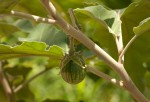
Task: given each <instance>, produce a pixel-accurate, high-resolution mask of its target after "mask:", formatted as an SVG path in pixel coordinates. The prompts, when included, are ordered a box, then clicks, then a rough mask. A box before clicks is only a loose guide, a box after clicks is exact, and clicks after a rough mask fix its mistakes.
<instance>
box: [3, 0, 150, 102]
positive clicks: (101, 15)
mask: <svg viewBox="0 0 150 102" xmlns="http://www.w3.org/2000/svg"><path fill="white" fill-rule="evenodd" d="M4 1H5V2H4ZM12 1H13V2H10V1H9V0H3V1H2V2H3V3H1V4H0V8H2V9H1V10H0V13H1V14H3V13H7V12H9V11H10V10H11V9H12V8H13V10H17V11H21V12H26V13H29V14H34V15H38V16H42V17H47V13H46V11H45V10H44V8H43V6H42V5H41V3H40V1H38V0H30V4H31V5H29V1H28V0H12ZM51 1H52V3H53V4H54V5H55V7H56V8H57V10H58V12H59V13H60V15H61V16H62V17H64V18H65V19H66V20H67V21H68V22H70V19H69V15H68V11H67V10H68V8H73V9H75V14H76V17H77V20H78V22H79V24H80V26H81V30H82V31H83V32H84V33H85V34H86V35H87V36H88V37H90V38H91V39H92V40H93V41H94V42H96V43H97V44H98V45H99V46H101V47H102V48H103V49H104V50H105V51H106V52H108V53H109V54H110V55H111V56H112V57H113V58H114V59H116V60H117V59H118V56H117V47H116V43H115V40H114V38H113V36H117V34H118V33H119V32H120V31H119V27H120V26H121V27H122V34H123V42H124V45H126V44H127V42H128V41H129V40H130V39H131V38H132V37H133V36H134V35H135V34H141V35H140V36H139V37H138V39H137V40H135V42H134V43H133V44H132V45H131V47H130V48H129V49H128V51H127V53H126V54H125V63H124V64H125V68H126V70H127V72H128V73H129V74H130V76H131V78H132V79H133V81H134V82H135V84H136V85H137V86H138V88H139V89H140V90H141V91H142V92H143V93H144V95H145V96H146V97H148V98H149V99H150V94H149V93H150V84H149V83H150V72H149V71H150V57H149V56H150V53H149V51H150V50H149V48H150V46H149V44H150V40H149V38H150V35H149V31H150V28H148V27H149V26H150V22H149V19H146V18H148V17H149V16H150V12H149V8H150V2H149V0H142V1H139V0H114V1H109V0H65V1H63V0H51ZM118 10H120V13H121V15H120V17H121V20H120V19H119V17H118V13H117V12H118ZM116 11H117V12H116ZM144 19H146V20H145V22H141V21H143V20H144ZM121 22H122V23H121ZM140 22H141V23H140ZM139 24H140V25H139ZM142 27H143V28H142ZM133 28H134V29H133ZM22 42H24V44H22ZM0 43H1V45H0V59H1V60H4V59H7V60H6V61H4V62H3V68H4V72H5V73H6V74H7V76H8V79H9V82H10V85H11V86H13V87H17V86H19V85H20V84H22V83H23V82H25V81H26V80H28V79H30V78H31V77H32V76H34V75H36V74H37V73H39V72H41V71H42V70H46V71H45V72H44V74H41V75H40V76H38V77H37V78H35V79H34V80H32V81H31V82H30V83H29V84H28V85H26V86H25V87H24V88H22V89H21V90H19V91H18V92H17V93H16V95H15V97H16V100H17V102H120V101H121V102H133V99H132V97H131V96H130V94H129V93H128V92H127V91H125V90H123V89H120V88H118V87H116V86H114V85H112V84H111V83H109V82H107V81H105V80H103V79H101V78H99V77H97V76H95V75H93V74H91V73H87V75H86V78H85V80H84V81H83V82H81V83H80V84H78V85H70V84H68V83H66V82H64V81H63V80H62V78H61V76H60V75H59V63H60V58H62V56H63V55H64V53H65V52H67V51H68V45H67V43H68V37H67V36H66V34H65V33H64V32H63V31H62V30H61V29H59V28H58V27H56V26H54V25H50V24H44V23H36V22H33V21H29V20H25V19H18V18H16V17H10V16H3V15H1V16H0ZM54 45H57V46H54ZM10 46H11V47H10ZM50 46H51V47H50ZM77 50H80V51H81V52H82V53H83V55H84V57H85V59H86V63H87V64H88V65H93V66H94V67H95V68H98V69H99V70H100V71H102V72H104V73H106V74H108V75H110V76H113V77H116V78H119V77H118V76H117V75H116V73H115V72H113V71H111V70H110V68H109V67H108V66H107V65H106V64H105V63H104V62H103V61H101V60H100V59H98V58H97V57H96V56H95V55H94V54H93V53H92V52H91V51H89V50H88V49H86V48H85V47H84V46H83V45H82V44H79V43H78V44H77ZM49 52H51V53H49ZM54 52H55V53H54ZM31 55H32V56H31ZM17 56H22V57H20V58H15V57H17ZM41 56H42V57H41ZM44 56H49V57H44ZM52 56H55V57H57V58H53V57H52ZM9 58H11V59H9ZM0 99H1V101H2V102H7V97H6V95H5V92H4V89H3V87H2V85H1V84H0Z"/></svg>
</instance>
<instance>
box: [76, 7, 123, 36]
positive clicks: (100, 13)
mask: <svg viewBox="0 0 150 102" xmlns="http://www.w3.org/2000/svg"><path fill="white" fill-rule="evenodd" d="M75 11H77V12H81V13H82V14H85V15H87V16H89V17H91V18H92V19H95V20H96V21H98V22H99V23H100V24H101V25H103V27H105V29H108V30H109V32H110V33H113V34H115V35H117V34H118V33H119V28H120V24H121V22H120V20H119V18H118V15H117V12H115V11H114V10H108V9H106V8H104V7H103V6H101V5H97V6H89V7H85V8H83V9H76V10H75ZM104 21H105V22H104Z"/></svg>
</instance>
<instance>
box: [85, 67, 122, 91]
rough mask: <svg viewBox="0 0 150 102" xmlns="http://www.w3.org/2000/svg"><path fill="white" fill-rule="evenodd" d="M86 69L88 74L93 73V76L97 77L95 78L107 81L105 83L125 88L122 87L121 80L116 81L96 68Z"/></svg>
mask: <svg viewBox="0 0 150 102" xmlns="http://www.w3.org/2000/svg"><path fill="white" fill-rule="evenodd" d="M86 69H87V70H88V71H89V72H91V73H93V74H95V75H97V76H99V77H101V78H103V79H105V80H107V81H109V82H111V83H113V84H115V85H117V86H119V87H122V88H125V87H124V85H123V81H122V80H120V81H118V80H117V79H115V78H112V77H110V76H109V75H107V74H105V73H103V72H101V71H99V70H97V69H96V68H92V67H89V66H88V67H87V68H86Z"/></svg>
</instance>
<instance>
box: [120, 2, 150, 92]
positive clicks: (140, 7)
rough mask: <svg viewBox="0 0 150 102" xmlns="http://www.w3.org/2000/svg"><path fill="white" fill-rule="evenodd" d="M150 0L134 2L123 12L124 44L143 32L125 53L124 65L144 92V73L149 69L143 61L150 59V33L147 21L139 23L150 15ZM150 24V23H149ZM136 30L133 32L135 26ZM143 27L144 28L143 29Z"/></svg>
mask: <svg viewBox="0 0 150 102" xmlns="http://www.w3.org/2000/svg"><path fill="white" fill-rule="evenodd" d="M149 8H150V1H149V0H142V1H140V2H135V3H132V4H131V5H130V6H129V7H128V8H127V9H126V10H125V11H124V13H123V14H122V16H121V20H122V34H123V41H124V42H123V43H124V46H125V45H126V44H127V43H128V42H129V40H130V39H131V38H132V37H133V36H134V35H135V33H136V34H141V33H142V35H140V36H139V37H138V38H137V39H136V40H135V41H134V42H133V43H132V44H131V46H130V47H129V48H128V50H127V52H126V54H125V61H124V65H125V68H126V70H127V72H128V73H129V75H130V77H131V78H132V80H133V81H134V82H135V84H136V85H137V87H138V88H139V89H140V90H141V91H142V92H143V91H144V87H145V86H144V83H143V80H144V75H145V73H146V71H147V69H146V68H145V67H144V65H143V63H147V62H149V61H150V58H149V56H150V53H149V43H150V40H149V38H150V35H149V34H148V32H147V30H148V28H147V26H146V25H147V24H148V22H149V21H147V22H145V23H144V22H143V24H141V25H139V23H140V22H141V21H142V20H144V19H146V18H148V17H150V12H149ZM138 25H139V26H138ZM148 25H149V24H148ZM136 26H138V27H137V28H134V32H135V33H134V32H133V27H136ZM141 28H142V29H141Z"/></svg>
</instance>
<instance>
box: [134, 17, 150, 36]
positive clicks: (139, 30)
mask: <svg viewBox="0 0 150 102" xmlns="http://www.w3.org/2000/svg"><path fill="white" fill-rule="evenodd" d="M133 31H134V33H135V34H137V35H140V34H144V33H146V32H147V33H149V31H150V17H148V18H146V19H144V20H143V21H141V23H140V24H139V26H137V27H134V28H133Z"/></svg>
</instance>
